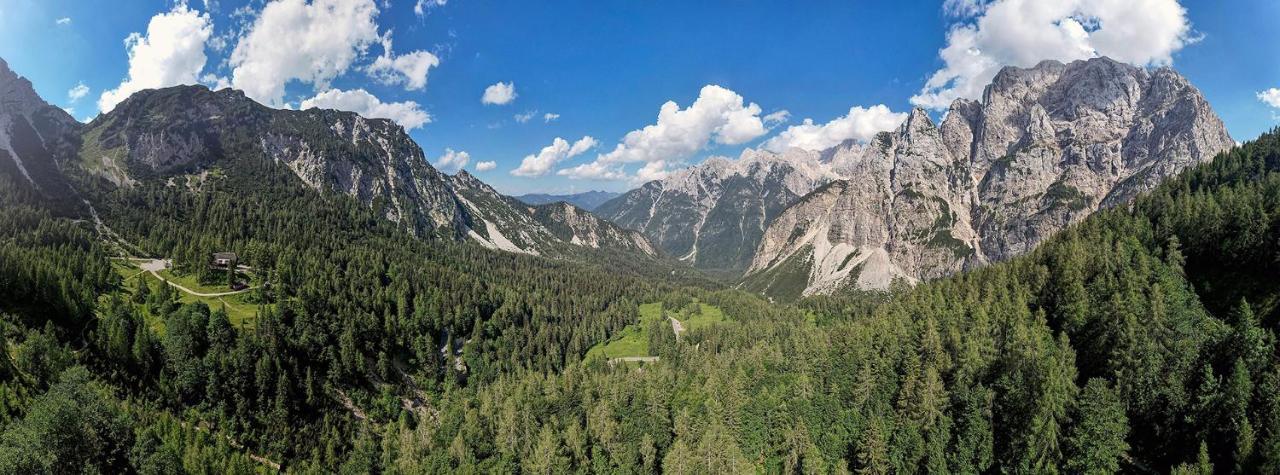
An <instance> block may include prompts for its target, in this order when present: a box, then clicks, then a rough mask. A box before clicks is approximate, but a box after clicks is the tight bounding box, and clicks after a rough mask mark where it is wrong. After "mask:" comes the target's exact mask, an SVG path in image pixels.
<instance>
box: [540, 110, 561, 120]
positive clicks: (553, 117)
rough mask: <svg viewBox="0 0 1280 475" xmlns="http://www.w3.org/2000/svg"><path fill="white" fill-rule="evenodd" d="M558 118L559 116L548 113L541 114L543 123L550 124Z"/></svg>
mask: <svg viewBox="0 0 1280 475" xmlns="http://www.w3.org/2000/svg"><path fill="white" fill-rule="evenodd" d="M559 118H560V114H553V113H550V112H548V113H546V114H542V121H543V122H551V121H553V120H556V119H559Z"/></svg>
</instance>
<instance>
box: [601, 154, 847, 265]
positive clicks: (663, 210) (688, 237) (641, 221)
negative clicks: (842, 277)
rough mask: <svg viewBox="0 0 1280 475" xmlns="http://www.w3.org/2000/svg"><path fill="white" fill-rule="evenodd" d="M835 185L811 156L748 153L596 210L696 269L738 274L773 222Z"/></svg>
mask: <svg viewBox="0 0 1280 475" xmlns="http://www.w3.org/2000/svg"><path fill="white" fill-rule="evenodd" d="M835 178H837V176H836V175H835V174H833V173H832V172H831V170H830V167H828V166H827V165H826V164H825V163H823V162H822V160H821V157H820V156H819V154H817V153H812V152H806V151H803V150H792V151H788V152H787V153H785V154H774V153H769V152H765V151H756V150H747V151H745V152H743V153H742V155H741V156H740V157H739V158H738V159H736V160H733V159H728V158H722V157H713V158H710V159H707V160H706V161H705V162H703V163H701V164H699V165H696V166H693V167H689V168H686V169H684V170H680V171H678V172H675V173H672V174H671V175H670V176H668V177H667V178H665V179H663V180H657V181H651V182H649V183H646V184H645V185H643V186H641V187H640V188H637V189H635V190H632V191H630V192H627V193H625V194H623V195H622V196H619V197H617V198H614V199H612V200H610V201H608V202H606V203H604V204H602V205H600V206H599V207H597V208H596V210H595V213H596V214H598V215H600V216H602V217H604V218H606V219H609V220H611V221H613V222H614V223H617V224H619V225H621V226H622V227H624V228H628V229H635V230H639V231H640V232H642V233H643V234H644V235H645V236H646V237H648V238H649V240H650V241H652V242H653V243H654V244H656V245H657V246H658V247H659V248H661V249H662V250H663V251H664V252H666V253H667V254H669V255H671V256H672V257H676V258H678V259H680V260H681V261H683V262H686V263H688V264H690V265H693V266H695V267H697V268H700V269H704V270H709V271H718V272H727V273H731V274H740V273H741V272H742V271H743V270H745V269H746V267H747V265H748V264H749V263H750V262H751V256H752V254H753V253H754V252H755V249H756V246H757V245H758V244H759V242H760V237H761V236H762V235H763V234H764V230H765V228H766V226H767V225H768V224H769V222H771V221H772V220H773V218H774V217H775V216H777V215H778V214H779V213H781V212H782V210H784V209H786V207H787V206H789V205H791V204H792V203H794V202H795V201H796V200H798V199H799V198H800V197H801V196H803V195H805V194H807V193H809V192H810V191H813V189H815V188H817V187H818V186H820V185H822V184H825V183H827V182H829V181H831V180H833V179H835Z"/></svg>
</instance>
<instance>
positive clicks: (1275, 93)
mask: <svg viewBox="0 0 1280 475" xmlns="http://www.w3.org/2000/svg"><path fill="white" fill-rule="evenodd" d="M1258 100H1260V101H1262V102H1264V103H1266V104H1267V105H1269V106H1271V107H1275V108H1277V109H1280V88H1274V87H1273V88H1271V89H1267V90H1265V91H1262V92H1259V93H1258Z"/></svg>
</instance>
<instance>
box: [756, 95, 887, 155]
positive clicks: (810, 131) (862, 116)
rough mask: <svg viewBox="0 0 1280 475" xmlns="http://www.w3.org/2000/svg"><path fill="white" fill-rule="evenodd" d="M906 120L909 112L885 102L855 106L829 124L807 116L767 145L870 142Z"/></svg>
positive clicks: (783, 147)
mask: <svg viewBox="0 0 1280 475" xmlns="http://www.w3.org/2000/svg"><path fill="white" fill-rule="evenodd" d="M904 120H907V114H906V113H902V112H893V111H891V110H889V107H887V106H885V105H884V104H880V105H875V106H871V107H869V108H863V107H861V106H855V107H851V108H849V113H848V114H845V115H843V116H840V117H836V118H835V119H832V120H831V122H827V123H825V124H815V123H813V119H805V120H804V122H803V123H801V124H800V125H793V126H791V127H787V129H786V130H783V131H782V133H779V134H778V135H777V136H775V137H773V138H771V139H769V140H768V141H766V142H765V143H764V148H765V149H768V150H772V151H774V152H781V151H783V150H787V149H789V148H802V149H805V150H826V149H829V148H831V147H834V146H836V145H839V144H840V143H841V142H844V141H845V140H849V139H854V140H859V141H862V142H866V141H868V140H871V138H872V137H875V135H876V134H877V133H879V132H883V131H886V130H893V129H894V128H895V127H897V126H898V125H899V124H901V123H902V121H904Z"/></svg>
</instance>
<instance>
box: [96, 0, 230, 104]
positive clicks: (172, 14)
mask: <svg viewBox="0 0 1280 475" xmlns="http://www.w3.org/2000/svg"><path fill="white" fill-rule="evenodd" d="M212 34H213V26H212V24H211V23H210V20H209V15H208V14H205V13H201V12H199V11H196V10H192V9H191V8H188V7H187V5H186V4H185V3H178V4H177V5H174V7H173V9H171V10H169V11H168V12H165V13H160V14H158V15H155V16H153V17H151V21H150V22H149V23H148V24H147V34H146V35H145V36H144V35H142V34H141V33H137V32H135V33H130V34H129V36H128V37H127V38H125V40H124V44H125V49H126V50H127V51H128V52H129V75H128V76H127V77H126V78H125V79H124V81H123V82H121V83H120V85H119V86H118V87H116V88H115V89H111V90H108V91H103V93H102V95H101V96H100V97H99V98H98V110H100V111H102V112H104V113H105V112H108V111H110V110H111V109H114V108H115V107H116V104H119V103H120V101H123V100H125V98H127V97H129V95H130V94H133V93H135V92H138V91H141V90H143V89H154V88H160V87H168V86H176V85H178V84H195V83H196V82H197V81H196V78H197V77H198V76H199V75H200V71H201V70H202V69H204V63H205V54H204V46H205V42H206V41H208V39H209V37H210V36H211V35H212Z"/></svg>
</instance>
